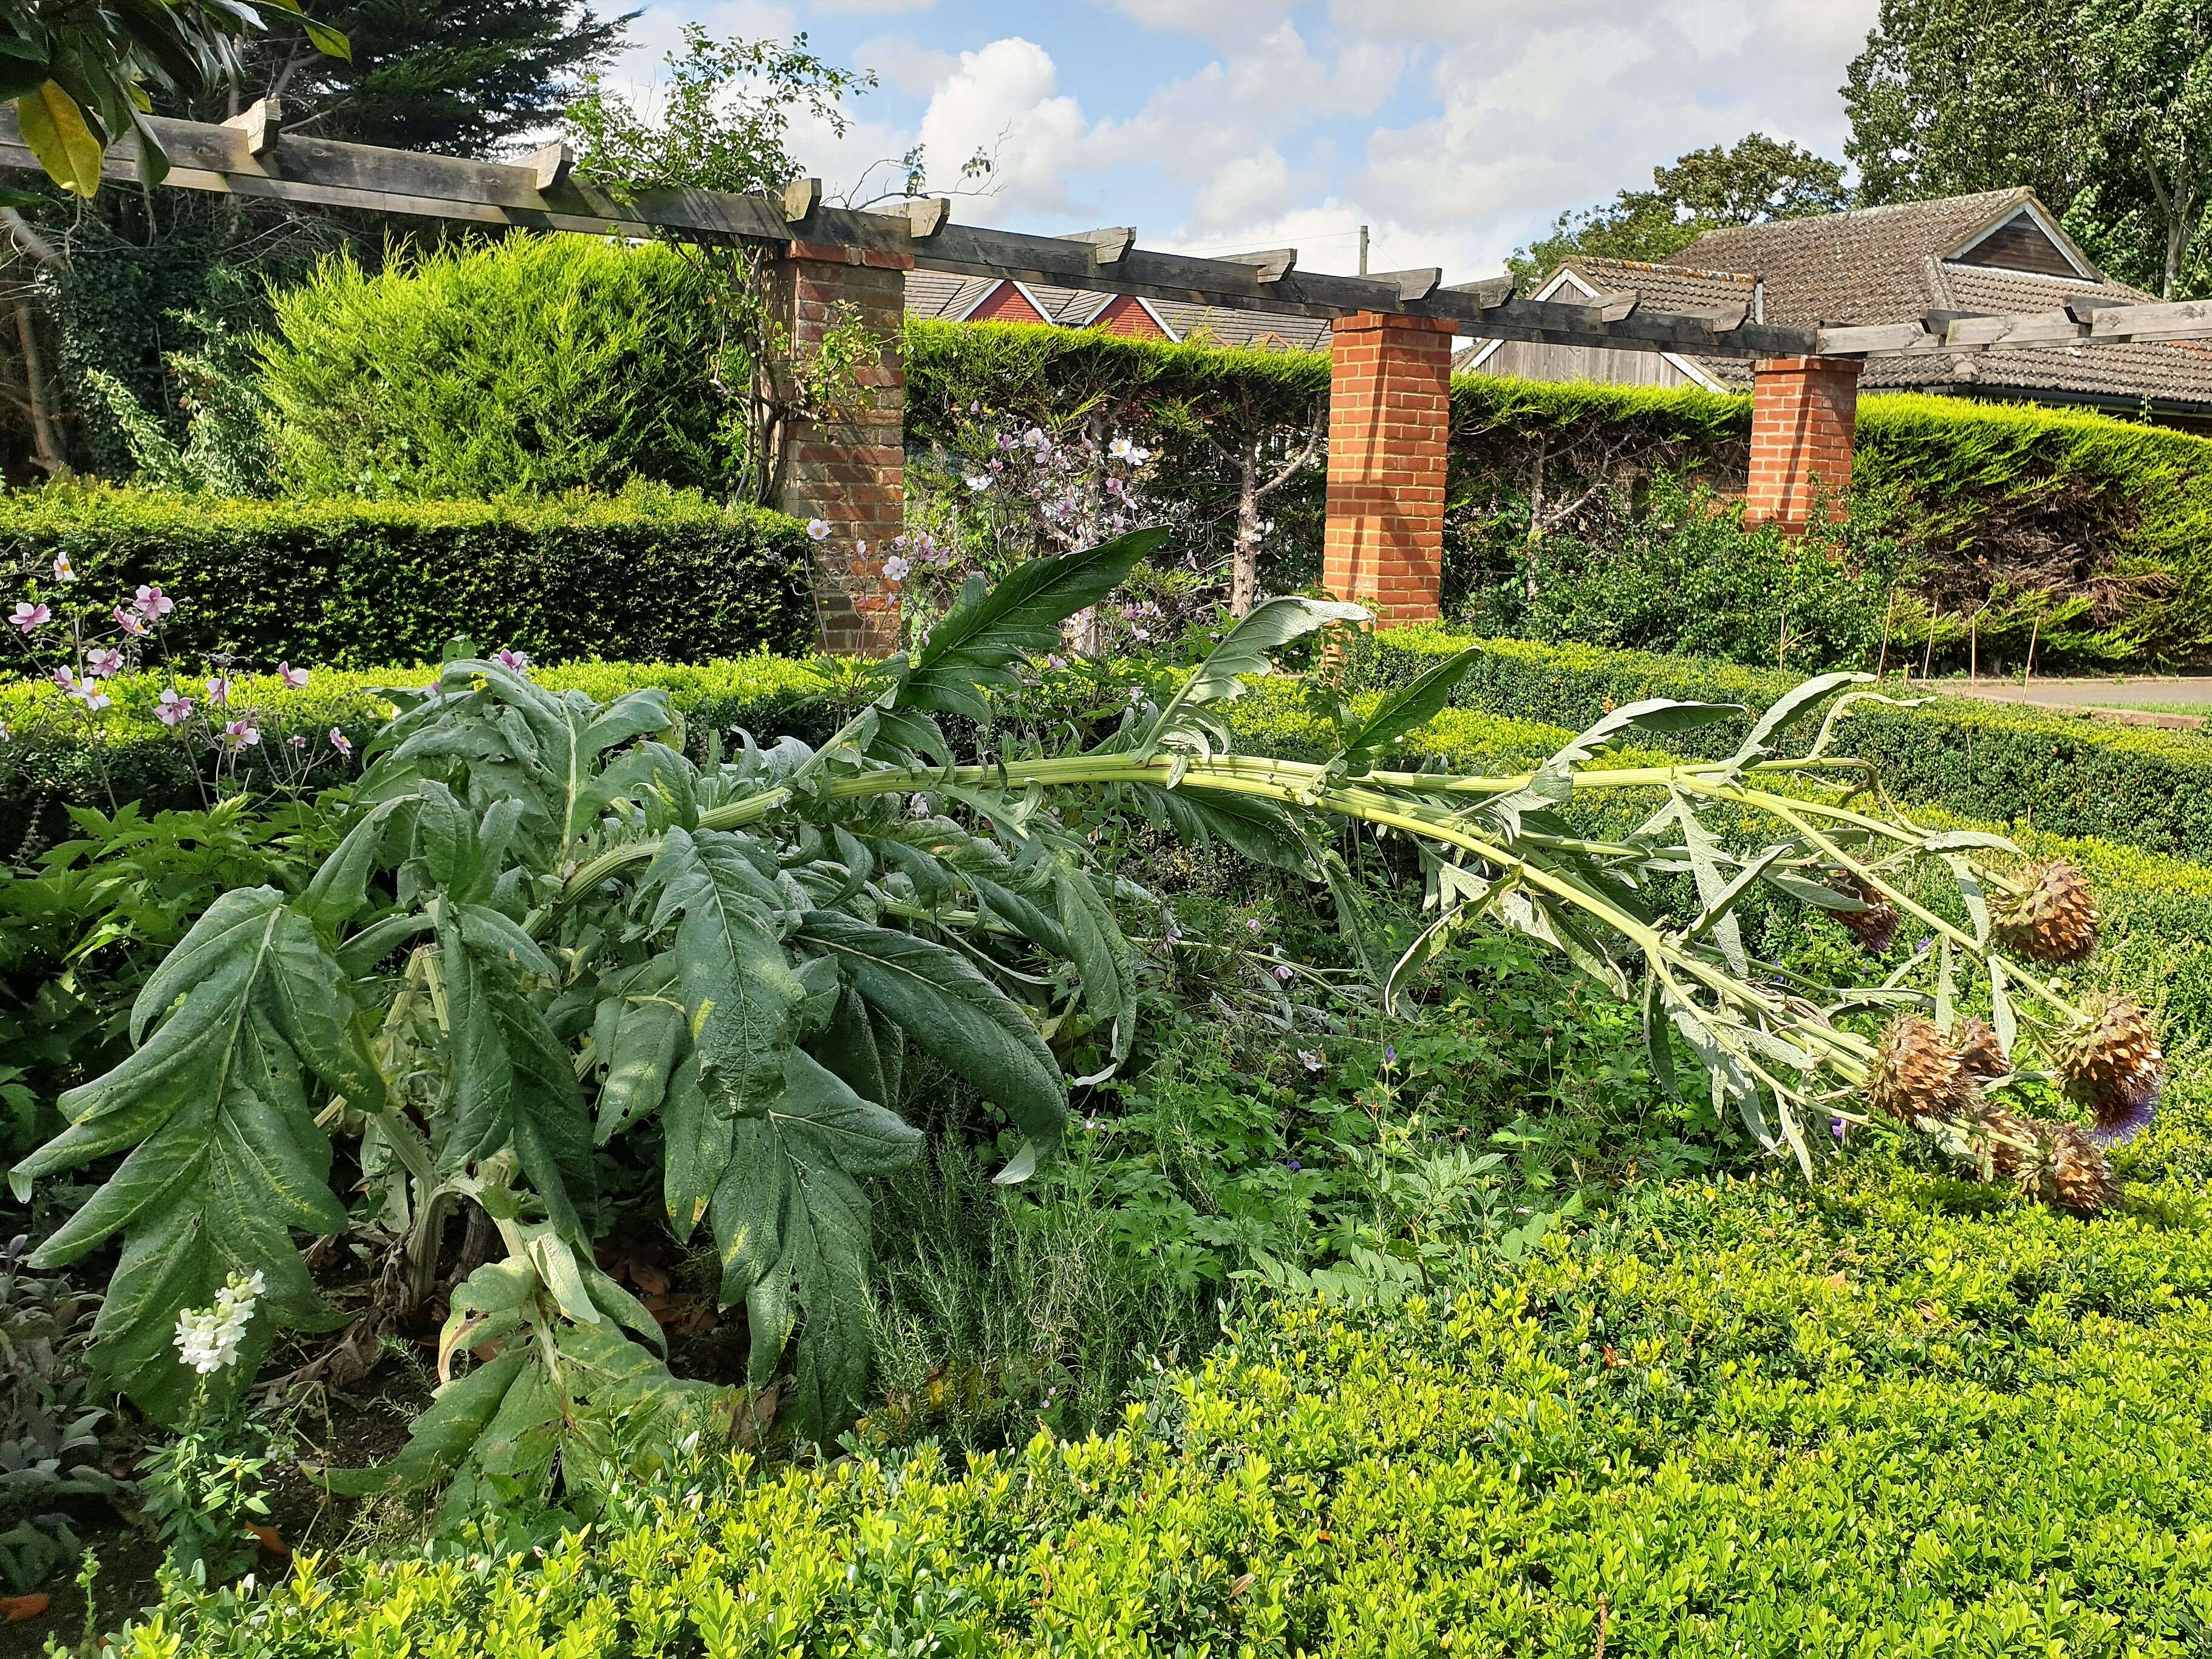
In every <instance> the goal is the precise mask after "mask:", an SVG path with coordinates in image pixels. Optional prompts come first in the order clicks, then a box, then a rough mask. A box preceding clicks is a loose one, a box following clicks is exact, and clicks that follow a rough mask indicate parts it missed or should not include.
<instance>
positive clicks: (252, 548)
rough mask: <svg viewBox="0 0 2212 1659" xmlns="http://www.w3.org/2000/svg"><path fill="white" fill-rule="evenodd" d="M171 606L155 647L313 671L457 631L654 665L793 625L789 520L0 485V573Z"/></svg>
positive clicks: (607, 504)
mask: <svg viewBox="0 0 2212 1659" xmlns="http://www.w3.org/2000/svg"><path fill="white" fill-rule="evenodd" d="M59 553H66V554H67V555H68V556H69V557H70V562H72V563H73V564H74V565H75V566H76V570H77V573H78V575H79V576H80V578H82V580H86V581H88V582H95V581H96V582H97V583H98V584H99V585H100V586H103V587H111V588H120V589H121V590H122V591H123V592H125V593H126V594H127V593H128V592H129V591H130V590H131V587H132V586H135V585H136V584H137V583H141V582H150V583H154V584H156V585H158V586H161V587H162V588H163V589H164V590H166V591H167V592H168V593H169V594H170V595H171V596H173V598H174V599H176V600H177V601H178V611H177V612H176V615H175V617H174V619H173V624H172V626H171V627H170V629H169V631H168V643H169V646H170V648H171V649H172V650H173V652H176V653H179V654H180V655H183V656H184V657H185V658H186V659H190V658H191V657H192V656H195V655H197V654H199V653H207V652H214V651H226V652H231V653H238V654H240V655H241V656H243V657H244V658H245V659H246V661H247V662H248V663H261V664H272V663H275V662H276V661H277V660H278V659H289V660H291V661H293V662H312V663H315V664H319V665H330V666H332V667H351V666H357V665H371V664H377V663H395V662H408V661H428V662H435V661H436V660H437V659H438V657H439V655H440V653H441V651H442V650H443V649H444V647H446V645H447V643H448V642H449V641H451V640H452V639H453V636H454V635H457V634H465V635H471V636H472V637H474V638H476V639H477V640H480V641H483V642H484V643H485V644H486V645H487V646H488V647H489V646H494V645H501V646H512V647H515V648H516V649H519V650H525V651H527V652H529V653H532V655H533V656H535V657H539V658H544V659H562V658H586V657H623V656H630V657H637V658H641V659H666V660H672V661H682V660H685V659H694V660H696V659H707V658H710V657H718V656H732V655H735V654H737V653H742V652H746V651H757V650H763V649H768V650H780V651H791V650H797V649H801V648H804V647H805V646H806V645H807V644H808V643H809V642H810V641H811V640H812V638H813V635H814V613H813V607H812V602H811V597H810V588H809V571H808V564H807V544H806V538H805V529H804V527H803V526H800V525H799V524H798V523H797V522H796V521H794V520H791V519H788V518H786V517H785V516H784V515H783V514H781V513H770V512H765V511H762V510H760V509H757V508H752V507H720V506H716V505H714V503H712V502H710V501H707V500H706V499H704V498H703V497H702V496H700V495H696V494H691V493H687V492H684V491H678V490H675V489H668V488H666V487H665V486H658V485H636V486H633V487H631V488H629V489H625V490H623V492H622V493H621V494H619V495H611V496H587V495H568V496H562V497H558V498H556V499H552V500H549V501H532V502H520V501H515V502H502V503H487V502H483V501H355V500H351V499H348V498H343V497H340V498H333V499H328V500H323V501H212V500H206V499H202V498H197V497H179V496H175V495H160V494H156V493H154V492H150V491H134V490H122V489H104V488H97V487H93V488H79V489H51V488H50V489H43V490H40V491H37V492H35V493H31V494H26V495H9V496H5V497H0V571H9V570H15V571H21V572H24V573H27V574H36V575H39V576H41V577H43V576H44V575H45V574H46V569H47V568H48V567H49V566H50V565H51V564H52V561H53V558H54V556H55V555H57V554H59Z"/></svg>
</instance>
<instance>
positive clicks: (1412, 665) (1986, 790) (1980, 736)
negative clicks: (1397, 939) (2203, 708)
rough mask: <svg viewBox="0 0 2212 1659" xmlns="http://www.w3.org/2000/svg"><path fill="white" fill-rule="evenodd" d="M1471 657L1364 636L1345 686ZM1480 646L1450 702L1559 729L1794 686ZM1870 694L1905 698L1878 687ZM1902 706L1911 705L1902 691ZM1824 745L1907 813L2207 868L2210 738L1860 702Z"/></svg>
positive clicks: (1394, 635) (1707, 744)
mask: <svg viewBox="0 0 2212 1659" xmlns="http://www.w3.org/2000/svg"><path fill="white" fill-rule="evenodd" d="M1475 642H1476V641H1474V640H1473V639H1472V638H1471V637H1470V636H1468V635H1462V634H1460V633H1457V632H1455V631H1454V630H1452V629H1447V628H1409V629H1399V630H1396V631H1395V632H1391V633H1388V634H1377V635H1368V636H1366V637H1364V639H1363V640H1362V641H1360V642H1359V643H1358V645H1356V646H1355V647H1353V653H1352V655H1353V667H1352V677H1353V679H1354V682H1355V683H1356V684H1360V685H1363V686H1380V685H1385V684H1401V683H1402V682H1404V681H1407V680H1410V679H1412V678H1413V677H1414V676H1415V675H1417V674H1419V673H1420V672H1421V671H1423V670H1424V669H1425V668H1426V667H1428V666H1430V665H1433V664H1434V663H1436V662H1437V661H1439V660H1441V659H1443V658H1445V657H1448V656H1449V655H1451V654H1452V653H1455V652H1457V651H1460V650H1462V649H1464V648H1465V647H1468V645H1470V644H1474V643H1475ZM1480 643H1481V645H1482V655H1481V656H1480V658H1478V659H1476V662H1475V665H1474V668H1473V669H1472V670H1471V671H1469V673H1468V677H1467V678H1465V679H1464V680H1462V682H1461V683H1460V685H1459V687H1458V690H1457V691H1456V692H1455V696H1456V697H1457V698H1458V699H1459V700H1460V701H1461V702H1463V703H1466V704H1468V705H1471V706H1473V707H1474V708H1480V709H1483V710H1486V711H1488V712H1490V713H1492V714H1503V715H1506V716H1509V717H1511V718H1514V719H1517V720H1536V721H1541V722H1542V723H1544V724H1545V725H1547V726H1565V727H1567V728H1569V729H1570V730H1573V729H1577V728H1579V727H1582V726H1587V725H1588V724H1589V722H1590V721H1592V720H1595V719H1597V718H1598V717H1599V715H1601V714H1603V713H1605V712H1606V711H1607V710H1608V709H1611V708H1618V707H1620V706H1621V705H1622V704H1625V703H1630V702H1636V701H1638V699H1640V698H1644V697H1678V698H1692V699H1699V700H1705V701H1711V702H1741V703H1746V704H1748V705H1750V706H1751V707H1753V708H1760V707H1764V706H1765V704H1766V703H1768V702H1771V701H1772V700H1773V699H1774V698H1775V697H1776V696H1779V695H1780V694H1781V693H1782V692H1783V691H1784V690H1786V689H1787V688H1788V687H1789V686H1790V684H1794V683H1795V682H1796V678H1797V676H1796V674H1795V673H1784V674H1778V673H1775V672H1773V671H1771V670H1759V669H1752V668H1743V667H1739V666H1736V665H1731V664H1728V663H1722V662H1712V661H1698V660H1694V659H1684V658H1679V657H1663V656H1656V655H1653V654H1650V653H1644V652H1640V651H1601V650H1597V649H1594V648H1592V647H1587V646H1577V645H1566V646H1547V645H1538V644H1533V643H1530V642H1528V641H1522V640H1485V641H1480ZM1886 690H1887V694H1888V695H1890V696H1900V697H1901V696H1905V695H1907V694H1906V693H1905V691H1904V690H1902V689H1901V688H1900V687H1899V686H1898V685H1896V684H1894V683H1893V684H1891V685H1890V686H1888V687H1887V688H1886ZM1911 695H1912V696H1920V695H1923V694H1922V693H1921V692H1920V690H1918V688H1917V687H1916V688H1915V689H1914V690H1913V691H1912V693H1911ZM1668 746H1669V747H1670V748H1674V749H1676V750H1679V751H1680V752H1682V753H1685V754H1688V755H1692V756H1697V757H1708V758H1709V757H1711V756H1712V755H1713V754H1714V753H1715V752H1716V740H1715V739H1714V738H1711V737H1710V736H1709V735H1708V734H1706V733H1704V732H1686V733H1682V734H1680V735H1679V736H1676V737H1673V738H1669V739H1668ZM1837 746H1838V752H1840V753H1844V754H1849V755H1857V756H1861V757H1864V758H1866V759H1868V760H1870V761H1873V762H1875V763H1877V764H1878V765H1879V766H1880V767H1881V769H1882V772H1883V775H1884V776H1885V777H1886V778H1887V780H1888V781H1889V782H1890V784H1891V786H1892V787H1893V788H1895V789H1897V790H1898V791H1899V792H1900V793H1904V794H1906V795H1908V796H1910V797H1911V799H1915V800H1919V801H1927V802H1931V803H1936V804H1939V805H1943V806H1947V807H1948V808H1950V809H1951V810H1952V811H1956V812H1959V813H1961V814H1964V815H1966V816H1967V817H1973V818H1977V819H1979V820H1982V821H1984V822H1994V823H2013V824H2033V825H2035V826H2037V827H2038V828H2040V829H2046V830H2049V831H2051V832H2052V833H2053V834H2057V835H2064V836H2100V837H2103V838H2105V839H2106V840H2110V841H2116V842H2125V843H2127V844H2129V845H2131V846H2136V847H2142V848H2149V849H2151V850H2153V851H2154V852H2161V853H2176V854H2185V855H2186V856H2189V857H2191V858H2212V787H2208V785H2212V738H2203V737H2200V736H2198V735H2197V734H2195V733H2193V732H2168V731H2162V730H2159V729H2157V728H2154V727H2150V726H2129V725H2120V724H2116V723H2114V722H2112V721H2108V720H2099V719H2096V718H2095V717H2093V716H2090V715H2087V714H2064V713H2059V712H2056V711H2052V710H2048V709H2038V708H2026V707H2023V706H2021V705H2017V704H2010V703H1992V702H1982V701H1980V700H1978V699H1972V698H1964V697H1943V696H1938V697H1936V699H1935V701H1934V702H1932V703H1930V704H1929V705H1928V706H1926V707H1923V708H1884V707H1882V706H1881V705H1879V704H1869V703H1861V704H1860V705H1858V706H1857V708H1855V709H1854V710H1853V711H1852V712H1851V714H1850V715H1849V716H1848V717H1847V718H1846V719H1845V720H1844V721H1843V722H1842V723H1841V724H1840V726H1838V739H1837Z"/></svg>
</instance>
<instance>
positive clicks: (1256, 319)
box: [906, 270, 1329, 351]
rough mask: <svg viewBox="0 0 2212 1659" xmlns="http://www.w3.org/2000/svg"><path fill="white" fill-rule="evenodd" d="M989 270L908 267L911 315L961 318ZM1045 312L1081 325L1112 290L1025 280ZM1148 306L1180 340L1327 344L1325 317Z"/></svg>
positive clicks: (1317, 347)
mask: <svg viewBox="0 0 2212 1659" xmlns="http://www.w3.org/2000/svg"><path fill="white" fill-rule="evenodd" d="M999 281H1000V279H999V278H996V277H989V276H948V275H946V274H945V273H944V272H942V271H934V270H910V271H908V273H907V276H906V314H907V315H908V316H909V317H933V318H954V319H957V318H961V317H964V316H966V315H967V314H968V313H969V311H971V310H972V309H974V308H975V305H976V304H977V302H978V301H981V299H982V298H983V297H984V295H987V294H988V293H989V292H990V291H991V290H992V289H994V288H995V287H997V286H998V283H999ZM1024 286H1025V287H1026V288H1027V289H1028V291H1029V294H1030V298H1032V299H1034V300H1035V301H1036V302H1037V304H1038V306H1039V307H1042V310H1043V312H1044V313H1045V315H1046V316H1047V317H1048V318H1050V319H1052V321H1053V322H1054V323H1055V324H1057V325H1060V327H1063V328H1082V327H1085V326H1086V325H1088V324H1089V323H1090V322H1091V319H1093V318H1095V317H1097V315H1098V313H1100V312H1102V311H1103V310H1105V308H1106V307H1108V306H1109V305H1111V304H1112V303H1113V301H1114V295H1110V294H1101V293H1098V292H1097V291H1096V290H1094V289H1071V288H1052V287H1047V286H1044V285H1042V284H1040V283H1027V284H1025V285H1024ZM1152 310H1153V311H1154V312H1155V313H1157V314H1158V316H1159V318H1160V319H1161V320H1162V321H1163V322H1164V323H1165V324H1166V325H1168V327H1169V328H1170V329H1172V330H1173V331H1175V335H1176V338H1177V339H1181V340H1194V339H1195V340H1196V341H1198V342H1201V343H1206V344H1210V345H1218V346H1252V345H1257V346H1263V347H1273V348H1274V349H1288V350H1293V351H1326V350H1328V339H1329V325H1328V319H1327V318H1316V317H1278V316H1273V315H1270V314H1269V313H1266V312H1261V311H1231V310H1227V309H1225V308H1222V307H1215V306H1198V305H1185V304H1180V303H1177V302H1176V301H1168V300H1155V301H1152Z"/></svg>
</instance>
